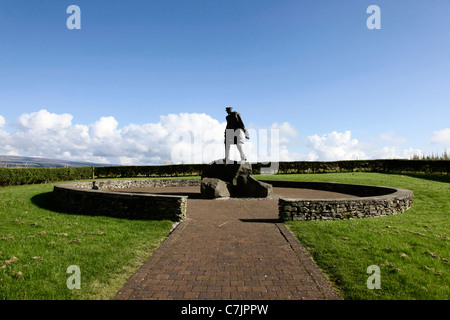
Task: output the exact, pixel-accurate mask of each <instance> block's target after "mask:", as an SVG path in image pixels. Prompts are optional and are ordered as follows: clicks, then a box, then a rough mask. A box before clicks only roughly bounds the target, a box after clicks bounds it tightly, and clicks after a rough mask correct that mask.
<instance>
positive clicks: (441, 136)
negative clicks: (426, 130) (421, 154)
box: [431, 128, 450, 147]
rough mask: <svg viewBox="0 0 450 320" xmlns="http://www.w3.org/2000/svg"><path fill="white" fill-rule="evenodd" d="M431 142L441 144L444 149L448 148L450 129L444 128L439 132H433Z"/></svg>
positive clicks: (449, 144)
mask: <svg viewBox="0 0 450 320" xmlns="http://www.w3.org/2000/svg"><path fill="white" fill-rule="evenodd" d="M431 142H432V143H436V144H441V145H443V146H445V147H449V146H450V128H445V129H442V130H439V131H435V132H434V134H433V136H432V137H431Z"/></svg>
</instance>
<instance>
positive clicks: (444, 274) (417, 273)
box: [258, 173, 450, 300]
mask: <svg viewBox="0 0 450 320" xmlns="http://www.w3.org/2000/svg"><path fill="white" fill-rule="evenodd" d="M258 178H259V179H277V180H297V181H326V182H342V183H355V184H368V185H379V186H391V187H399V188H405V189H410V190H412V191H413V192H414V204H413V206H412V208H411V209H409V210H408V211H406V212H404V213H402V214H398V215H395V216H386V217H378V218H366V219H352V220H339V221H290V222H287V223H286V225H287V227H288V228H289V229H290V230H291V232H292V233H293V234H294V235H295V237H296V238H297V239H298V241H299V242H300V243H301V244H302V245H303V246H304V247H305V248H306V249H307V251H308V252H309V254H310V255H311V256H312V257H313V259H314V260H315V261H316V263H317V265H318V266H319V267H320V268H321V269H322V270H323V271H324V273H325V274H326V276H327V277H328V278H329V279H330V280H331V281H332V282H333V283H334V284H335V287H336V288H337V289H338V290H339V291H340V293H341V294H342V296H343V298H344V299H358V300H372V299H382V300H388V299H389V300H397V299H402V300H409V299H420V300H441V299H444V300H447V299H450V278H449V271H450V266H449V260H450V246H449V245H450V227H449V226H450V219H449V218H450V177H433V176H426V175H394V174H379V173H336V174H315V175H314V174H295V175H276V176H260V177H258ZM371 265H376V266H378V267H379V268H380V271H381V273H380V284H381V288H380V289H371V290H370V289H368V288H367V280H368V278H369V276H371V275H372V273H373V272H371V273H370V274H368V273H367V268H368V267H369V266H371Z"/></svg>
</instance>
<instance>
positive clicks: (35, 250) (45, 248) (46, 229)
mask: <svg viewBox="0 0 450 320" xmlns="http://www.w3.org/2000/svg"><path fill="white" fill-rule="evenodd" d="M53 185H54V184H43V185H27V186H14V187H3V188H0V299H1V300H5V299H7V300H13V299H14V300H16V299H27V300H44V299H45V300H60V299H110V298H112V297H113V296H114V295H115V294H116V292H117V291H118V290H119V289H120V288H121V287H122V286H123V285H124V284H125V282H126V280H127V279H128V278H129V277H130V276H131V275H133V273H134V272H135V271H136V270H137V269H138V267H139V266H140V265H142V263H143V262H144V261H145V260H146V259H148V258H149V257H150V256H151V254H152V253H153V252H154V250H155V249H156V248H157V247H158V246H159V245H160V244H161V242H162V241H163V240H164V239H165V238H166V237H167V236H168V234H169V232H170V229H171V227H172V222H171V221H166V220H164V221H144V220H127V219H117V218H110V217H104V216H87V215H75V214H67V213H63V212H58V210H57V209H56V208H55V207H54V206H53V205H52V203H53V200H52V197H51V195H52V193H51V192H52V190H53ZM13 257H15V258H17V260H16V259H15V258H13ZM13 260H15V261H13ZM71 265H76V266H78V267H80V271H81V278H80V280H81V289H79V290H78V289H73V290H70V289H68V288H67V284H66V281H67V279H68V278H69V277H70V276H71V275H72V274H67V273H66V271H67V268H68V267H69V266H71Z"/></svg>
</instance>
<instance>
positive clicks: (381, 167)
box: [0, 159, 450, 186]
mask: <svg viewBox="0 0 450 320" xmlns="http://www.w3.org/2000/svg"><path fill="white" fill-rule="evenodd" d="M206 166H207V164H173V165H148V166H114V167H69V168H0V186H13V185H23V184H39V183H47V182H57V181H70V180H83V179H93V178H100V179H104V178H135V177H149V178H150V177H185V176H200V175H201V174H202V171H203V168H205V167H206ZM252 168H253V173H254V174H260V173H261V171H262V168H272V169H273V168H277V169H278V170H277V173H279V174H290V173H292V174H298V173H333V172H335V173H337V172H380V173H425V174H430V173H438V174H446V175H449V172H450V160H402V159H398V160H396V159H389V160H344V161H291V162H279V163H278V165H277V166H273V165H271V164H270V163H252Z"/></svg>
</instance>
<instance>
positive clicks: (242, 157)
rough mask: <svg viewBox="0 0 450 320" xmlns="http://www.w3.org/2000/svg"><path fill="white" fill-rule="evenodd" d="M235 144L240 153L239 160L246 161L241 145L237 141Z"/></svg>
mask: <svg viewBox="0 0 450 320" xmlns="http://www.w3.org/2000/svg"><path fill="white" fill-rule="evenodd" d="M236 146H237V149H238V151H239V154H240V155H241V161H244V162H246V161H247V158H246V157H245V153H244V148H243V145H242V144H240V143H238V144H237V145H236Z"/></svg>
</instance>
